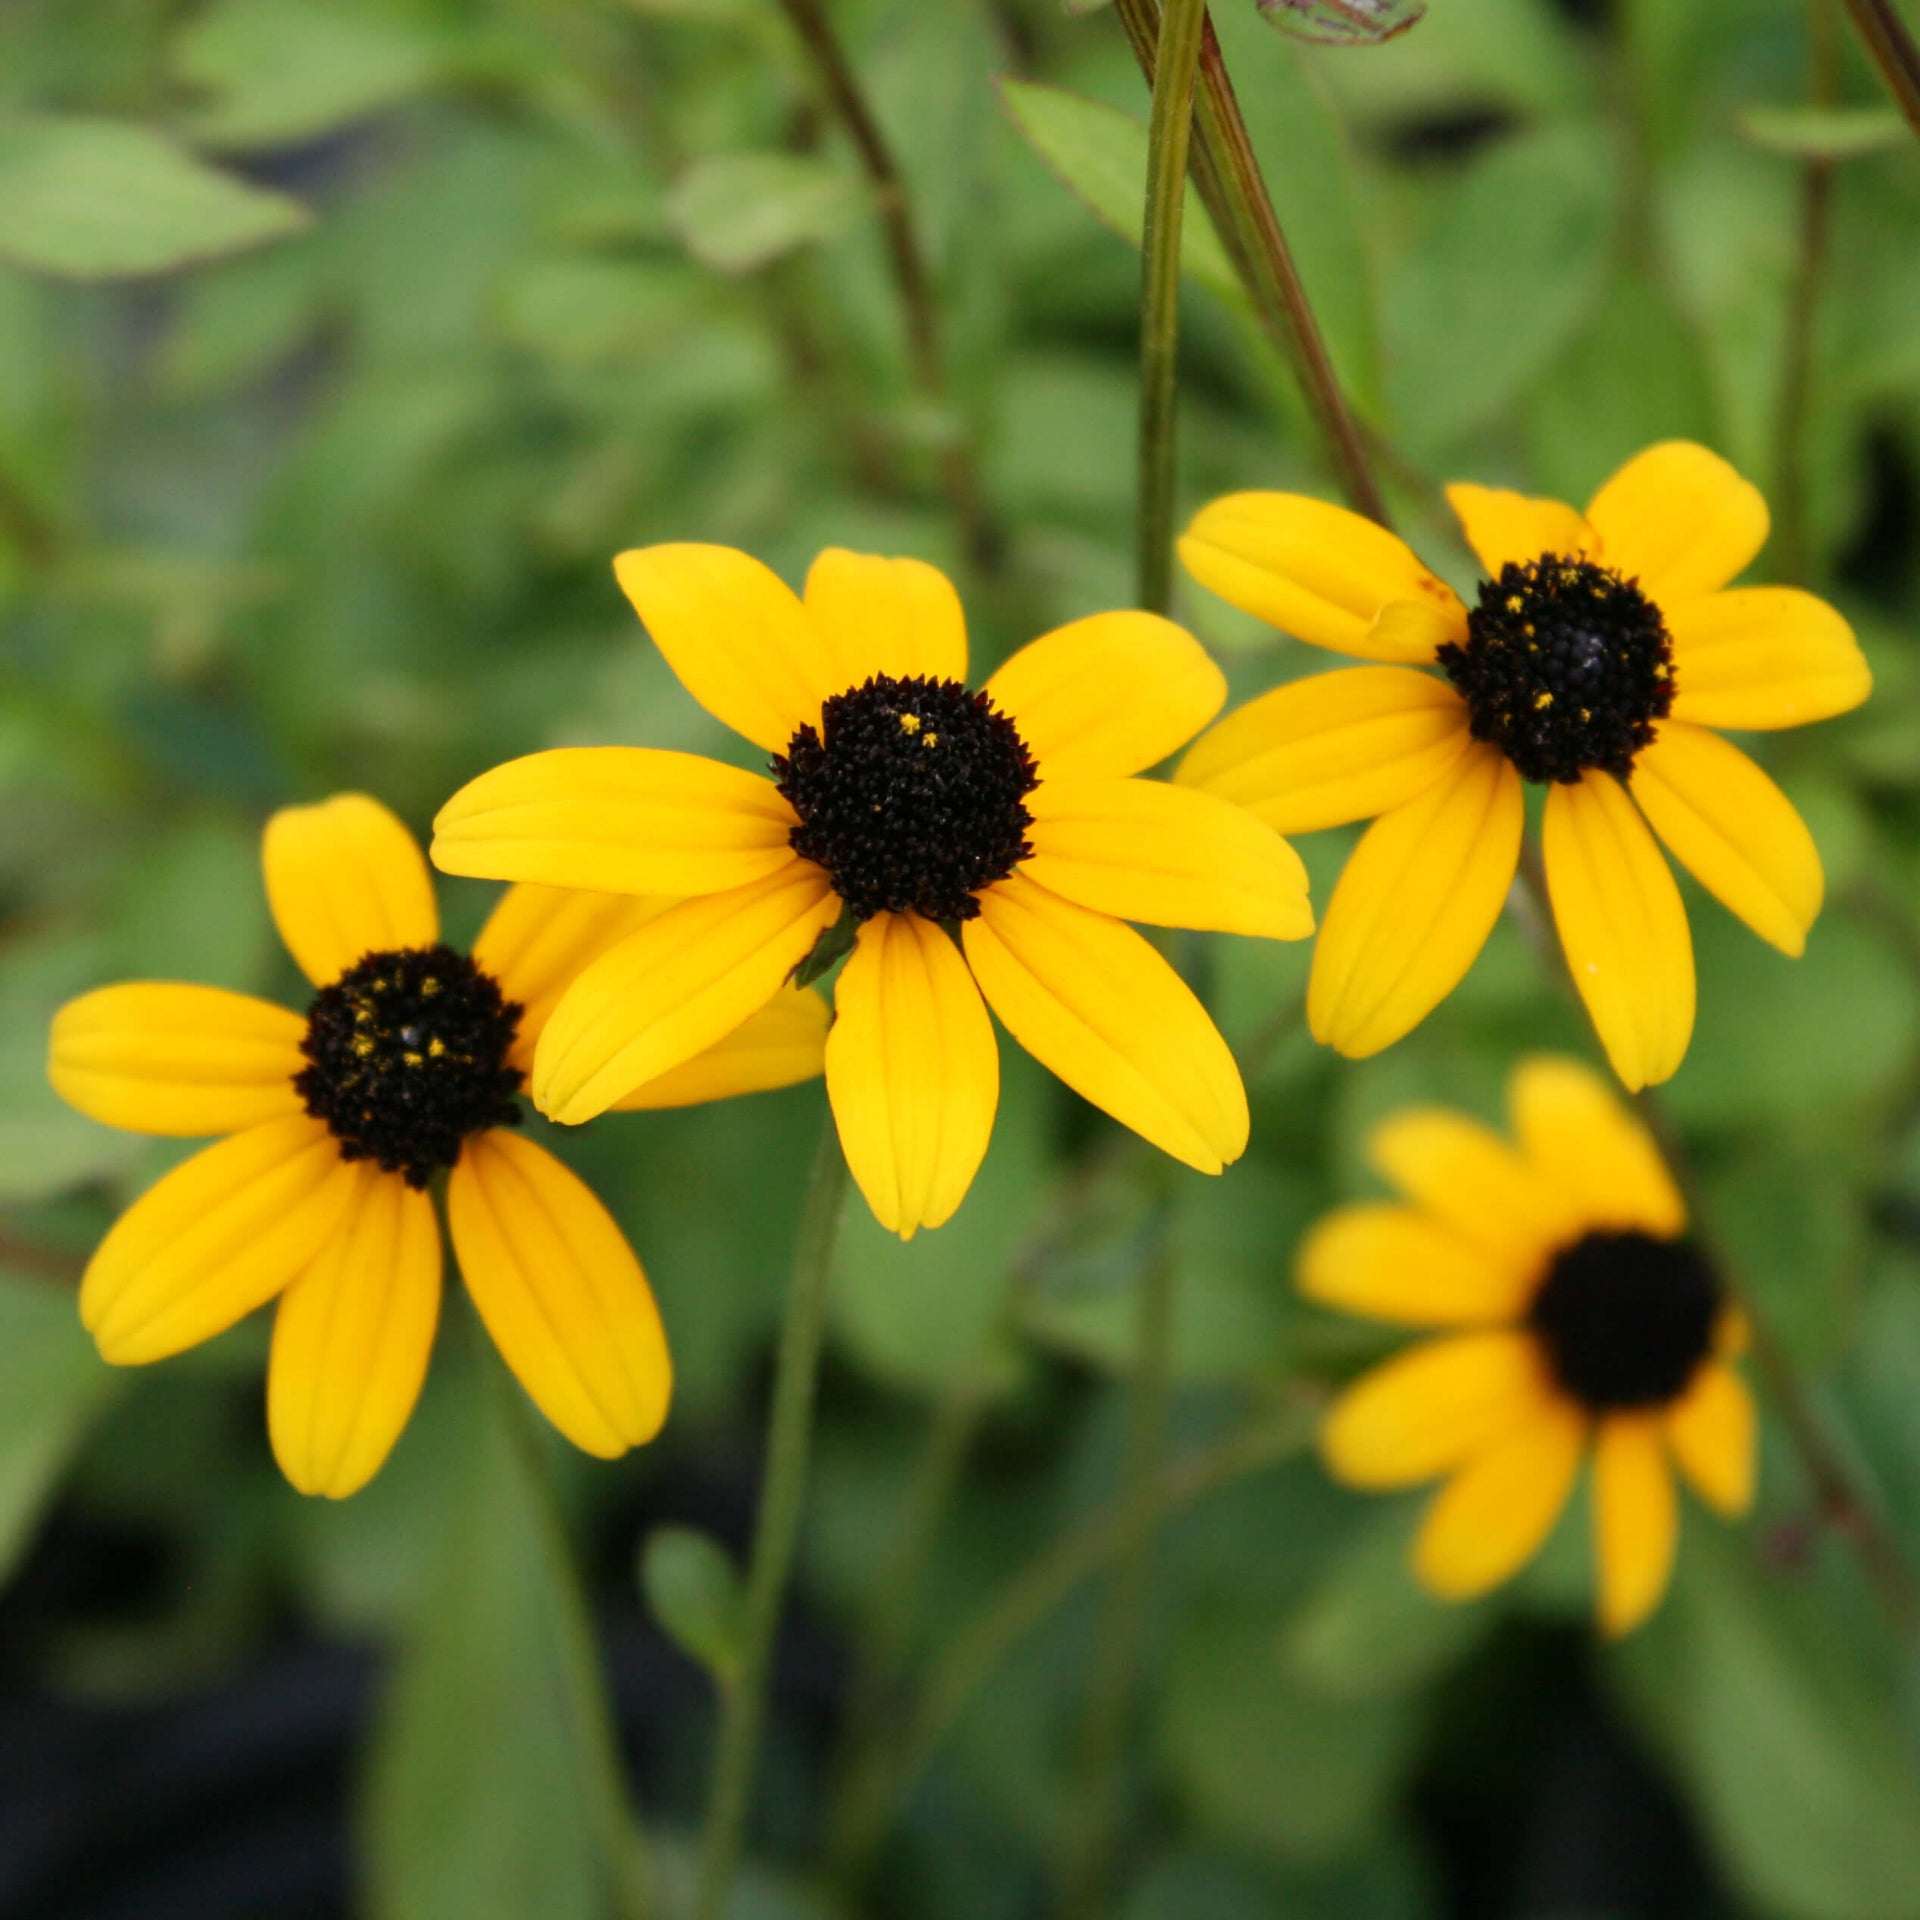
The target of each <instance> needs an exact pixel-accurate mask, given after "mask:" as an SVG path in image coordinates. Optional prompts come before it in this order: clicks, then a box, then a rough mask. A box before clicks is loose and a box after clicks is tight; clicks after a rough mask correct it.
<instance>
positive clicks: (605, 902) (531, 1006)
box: [473, 880, 674, 1073]
mask: <svg viewBox="0 0 1920 1920" xmlns="http://www.w3.org/2000/svg"><path fill="white" fill-rule="evenodd" d="M673 904H674V903H673V901H671V900H662V899H658V898H653V899H647V898H639V897H636V896H635V895H633V894H627V893H587V892H584V891H582V890H581V889H579V888H575V887H543V886H540V885H538V884H537V883H536V882H534V881H532V880H522V881H520V882H519V883H518V884H517V885H515V886H511V887H509V888H508V889H507V890H506V892H505V893H503V894H502V895H501V896H500V898H499V899H498V900H497V901H496V902H495V903H494V909H493V911H492V913H490V914H489V915H488V916H487V924H486V925H485V926H484V927H482V928H481V929H480V937H479V939H477V940H476V941H475V942H474V943H473V958H474V961H475V963H476V964H477V965H478V966H480V967H481V968H483V969H484V970H485V971H486V972H488V973H490V974H492V976H493V977H494V979H495V980H496V981H498V982H499V985H500V991H501V992H502V993H504V994H505V995H506V996H507V998H508V999H509V1000H514V1001H518V1002H519V1004H520V1007H521V1009H522V1011H521V1014H520V1025H519V1029H518V1031H517V1032H516V1033H515V1034H514V1038H513V1047H512V1049H511V1051H510V1052H509V1053H508V1055H507V1059H508V1062H509V1064H510V1065H512V1066H516V1067H518V1068H519V1069H520V1071H521V1072H522V1073H526V1072H529V1071H530V1070H531V1069H532V1066H533V1049H534V1045H535V1043H536V1042H537V1041H538V1040H539V1038H540V1035H541V1034H542V1032H544V1031H545V1029H546V1024H547V1022H548V1020H549V1019H551V1018H552V1016H553V1010H554V1008H555V1007H557V1006H558V1005H559V1004H560V996H561V995H562V994H563V993H565V992H566V990H567V989H568V988H569V987H570V986H572V985H573V983H574V981H575V979H576V978H578V976H579V975H580V974H582V973H584V972H585V971H586V970H587V968H588V967H589V966H591V965H592V964H593V962H594V961H596V960H597V959H599V957H600V956H601V955H602V954H603V953H605V952H606V951H607V949H608V948H609V947H613V946H617V945H618V944H619V943H620V942H621V941H622V940H624V939H625V938H626V937H627V935H628V934H630V933H635V932H637V931H638V930H639V929H640V928H641V927H644V926H645V925H646V924H647V922H648V921H649V920H657V919H659V917H660V916H661V915H662V914H663V913H665V912H666V910H667V909H668V908H669V907H670V906H672V905H673Z"/></svg>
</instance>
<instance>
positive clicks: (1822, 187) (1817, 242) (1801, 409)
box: [1774, 0, 1840, 586]
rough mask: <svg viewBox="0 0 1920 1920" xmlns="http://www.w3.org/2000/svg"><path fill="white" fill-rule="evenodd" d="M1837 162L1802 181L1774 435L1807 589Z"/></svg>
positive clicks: (1816, 84)
mask: <svg viewBox="0 0 1920 1920" xmlns="http://www.w3.org/2000/svg"><path fill="white" fill-rule="evenodd" d="M1828 6H1829V0H1808V6H1807V42H1808V45H1807V98H1808V101H1809V103H1810V104H1811V105H1813V106H1816V107H1827V106H1831V105H1832V104H1833V103H1834V101H1835V100H1836V99H1837V98H1838V97H1839V91H1840V49H1839V46H1838V44H1837V40H1838V35H1837V32H1836V23H1835V21H1834V18H1833V15H1832V13H1831V12H1830V11H1829V10H1828ZM1833 175H1834V162H1833V161H1832V160H1831V159H1828V158H1825V157H1823V156H1821V155H1819V154H1810V155H1809V156H1808V157H1807V159H1806V161H1805V162H1804V163H1803V165H1802V167H1801V175H1800V253H1799V259H1798V261H1797V263H1796V265H1795V269H1794V280H1793V292H1792V295H1791V297H1790V302H1789V305H1788V308H1787V339H1786V350H1785V354H1784V356H1783V360H1782V366H1781V375H1780V412H1779V418H1778V423H1777V426H1776V429H1775V461H1774V467H1775V472H1774V498H1775V499H1776V500H1777V501H1778V503H1779V512H1778V515H1777V520H1778V525H1779V530H1780V567H1781V572H1782V573H1783V574H1784V575H1785V577H1786V578H1787V579H1788V580H1791V581H1794V582H1797V583H1798V584H1799V585H1801V586H1805V585H1806V584H1807V576H1808V570H1809V567H1810V565H1811V560H1810V556H1809V553H1808V540H1807V418H1808V401H1809V398H1810V395H1811V390H1812V385H1813V342H1814V330H1815V326H1816V323H1817V321H1818V319H1819V310H1820V282H1821V278H1822V276H1823V275H1824V273H1825V271H1826V264H1827V251H1828V248H1827V242H1828V234H1829V228H1830V226H1831V224H1832V221H1831V214H1832V206H1833Z"/></svg>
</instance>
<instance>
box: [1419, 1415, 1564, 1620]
mask: <svg viewBox="0 0 1920 1920" xmlns="http://www.w3.org/2000/svg"><path fill="white" fill-rule="evenodd" d="M1586 1434H1587V1423H1586V1421H1585V1419H1584V1418H1583V1417H1582V1415H1581V1414H1580V1412H1579V1410H1578V1409H1577V1408H1575V1407H1573V1406H1570V1405H1568V1404H1567V1403H1566V1402H1565V1401H1562V1400H1549V1401H1547V1402H1546V1403H1545V1404H1544V1405H1543V1406H1542V1407H1541V1409H1540V1411H1539V1413H1538V1414H1537V1415H1536V1416H1535V1417H1534V1418H1532V1419H1530V1420H1528V1421H1527V1422H1526V1423H1525V1424H1524V1425H1522V1426H1519V1427H1516V1428H1515V1429H1513V1431H1511V1432H1509V1433H1507V1434H1505V1435H1504V1436H1503V1437H1502V1438H1500V1439H1499V1440H1496V1441H1495V1442H1494V1443H1493V1444H1492V1445H1491V1446H1489V1447H1487V1448H1485V1449H1484V1450H1483V1451H1481V1452H1480V1453H1478V1454H1476V1455H1475V1456H1474V1457H1473V1458H1472V1459H1471V1460H1469V1461H1468V1462H1467V1463H1466V1465H1465V1466H1463V1467H1462V1468H1461V1469H1460V1471H1459V1472H1458V1473H1456V1474H1455V1475H1454V1476H1453V1478H1452V1479H1450V1480H1449V1481H1448V1482H1447V1484H1446V1485H1445V1486H1444V1487H1442V1488H1441V1489H1440V1491H1439V1492H1438V1493H1436V1494H1435V1495H1434V1497H1433V1499H1432V1501H1431V1503H1430V1504H1429V1505H1428V1507H1427V1513H1426V1518H1425V1519H1424V1520H1423V1521H1422V1522H1421V1525H1420V1534H1419V1537H1418V1538H1417V1539H1416V1540H1415V1541H1414V1543H1413V1570H1414V1573H1415V1574H1416V1576H1417V1577H1418V1578H1419V1580H1420V1582H1421V1584H1422V1585H1423V1586H1425V1587H1426V1589H1427V1590H1428V1592H1430V1593H1435V1594H1438V1595H1439V1596H1440V1598H1441V1599H1443V1600H1472V1599H1475V1598H1477V1597H1478V1596H1479V1595H1481V1594H1483V1593H1487V1592H1489V1591H1491V1590H1492V1589H1493V1588H1494V1587H1497V1586H1498V1585H1499V1584H1500V1583H1501V1582H1502V1581H1503V1580H1509V1579H1511V1578H1512V1577H1513V1576H1514V1575H1515V1574H1516V1573H1518V1572H1519V1571H1520V1569H1521V1568H1522V1567H1524V1566H1525V1565H1526V1564H1527V1562H1528V1561H1529V1560H1531V1559H1532V1558H1533V1556H1534V1555H1535V1554H1536V1553H1538V1552H1539V1551H1540V1549H1541V1547H1542V1546H1544V1545H1545V1544H1546V1539H1547V1536H1548V1534H1550V1533H1551V1532H1552V1531H1553V1525H1554V1522H1555V1521H1556V1520H1558V1519H1559V1518H1560V1515H1561V1513H1562V1511H1563V1510H1564V1509H1565V1507H1566V1504H1567V1498H1568V1496H1569V1495H1570V1494H1571V1493H1572V1492H1573V1483H1574V1480H1575V1478H1576V1477H1577V1476H1578V1474H1579V1471H1580V1456H1581V1453H1582V1451H1583V1450H1584V1448H1585V1445H1586Z"/></svg>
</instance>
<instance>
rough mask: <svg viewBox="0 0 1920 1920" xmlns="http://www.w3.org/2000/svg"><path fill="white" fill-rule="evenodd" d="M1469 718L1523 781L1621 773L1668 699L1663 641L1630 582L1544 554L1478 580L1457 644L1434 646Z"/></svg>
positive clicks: (1652, 613) (1668, 652) (1662, 626)
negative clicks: (1594, 771)
mask: <svg viewBox="0 0 1920 1920" xmlns="http://www.w3.org/2000/svg"><path fill="white" fill-rule="evenodd" d="M1439 661H1440V665H1441V667H1442V668H1444V669H1445V671H1446V675H1447V678H1448V679H1449V680H1451V681H1452V682H1453V684H1454V686H1455V687H1456V688H1458V689H1459V692H1460V696H1461V698H1462V699H1463V700H1465V701H1466V703H1467V711H1468V714H1469V715H1470V716H1471V721H1472V728H1473V737H1474V738H1475V739H1476V740H1484V741H1486V742H1487V743H1488V744H1489V745H1491V746H1496V747H1498V748H1499V749H1500V751H1501V752H1502V753H1504V754H1505V755H1506V756H1507V758H1508V759H1509V760H1511V761H1512V762H1513V764H1514V765H1515V767H1517V768H1518V769H1519V771H1520V774H1521V777H1522V778H1523V779H1527V780H1537V781H1543V782H1544V781H1548V780H1561V781H1567V782H1572V781H1575V780H1578V779H1579V778H1580V776H1581V775H1582V774H1583V773H1585V772H1586V771H1587V769H1588V768H1589V767H1598V768H1600V769H1601V770H1602V771H1603V772H1606V773H1610V774H1613V775H1614V776H1615V777H1616V778H1617V779H1622V780H1624V779H1625V778H1626V777H1627V775H1628V774H1629V773H1631V772H1632V771H1633V758H1634V755H1635V754H1637V753H1638V752H1639V751H1640V750H1641V748H1642V747H1644V746H1645V745H1646V744H1647V743H1648V742H1649V741H1650V740H1651V739H1652V738H1653V728H1654V722H1655V721H1657V720H1664V719H1665V718H1666V717H1667V713H1668V710H1669V709H1670V708H1671V707H1672V705H1673V643H1672V642H1671V640H1670V639H1669V638H1668V636H1667V628H1666V623H1665V621H1663V620H1662V619H1661V617H1660V609H1659V608H1658V607H1656V606H1655V605H1654V604H1653V602H1652V601H1651V600H1649V599H1648V598H1647V596H1646V595H1645V594H1644V593H1642V592H1641V591H1640V589H1639V587H1638V585H1637V584H1635V582H1633V581H1631V580H1623V579H1621V577H1620V576H1619V575H1618V574H1617V573H1614V572H1612V571H1610V570H1609V569H1608V568H1606V567H1597V566H1595V565H1594V564H1593V562H1592V561H1590V560H1568V559H1563V558H1562V557H1561V556H1560V555H1558V554H1553V553H1549V554H1543V555H1542V556H1541V557H1540V558H1539V559H1538V560H1529V561H1528V562H1527V563H1526V565H1525V566H1518V565H1515V564H1514V563H1513V562H1511V561H1510V562H1509V563H1508V564H1507V565H1506V566H1504V567H1502V568H1501V569H1500V577H1499V579H1497V580H1483V581H1481V583H1480V603H1479V605H1478V606H1476V607H1474V608H1472V609H1471V610H1470V611H1469V612H1468V614H1467V640H1466V644H1465V645H1464V646H1461V645H1458V644H1456V643H1454V642H1449V643H1448V644H1447V645H1446V646H1444V647H1442V648H1441V649H1440V651H1439Z"/></svg>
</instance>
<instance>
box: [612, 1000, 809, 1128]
mask: <svg viewBox="0 0 1920 1920" xmlns="http://www.w3.org/2000/svg"><path fill="white" fill-rule="evenodd" d="M826 1045H827V1003H826V1002H825V1001H824V1000H823V999H821V997H820V996H819V995H818V994H817V993H815V992H814V990H813V989H812V988H811V987H796V986H791V985H789V986H784V987H782V988H781V989H780V991H779V992H778V993H776V994H775V995H774V996H773V998H772V999H771V1000H769V1001H768V1002H767V1004H766V1005H765V1006H764V1007H762V1008H761V1009H760V1011H759V1012H758V1013H753V1014H749V1015H748V1016H747V1018H746V1019H745V1020H744V1021H742V1022H741V1024H740V1025H739V1026H737V1027H735V1028H734V1030H733V1031H732V1032H731V1033H730V1034H728V1035H727V1036H726V1037H725V1038H724V1039H721V1040H716V1041H715V1042H714V1044H713V1045H712V1046H710V1047H709V1048H707V1050H706V1051H705V1052H704V1053H696V1054H695V1055H694V1056H693V1058H692V1059H691V1060H685V1061H682V1062H681V1064H680V1065H679V1066H677V1067H669V1068H668V1069H667V1071H666V1072H665V1073H663V1074H661V1075H659V1076H658V1077H657V1078H656V1079H652V1080H643V1081H642V1082H641V1083H640V1085H639V1086H637V1087H635V1088H634V1090H633V1091H632V1092H631V1093H628V1094H623V1095H622V1096H621V1097H620V1098H619V1099H618V1100H616V1101H615V1102H614V1103H613V1107H612V1109H611V1111H613V1112H615V1113H635V1112H641V1111H652V1110H654V1109H656V1108H660V1107H694V1106H700V1105H702V1104H704V1103H705V1102H706V1101H709V1100H731V1099H732V1098H733V1097H734V1096H735V1095H736V1094H741V1093H770V1092H772V1091H773V1089H774V1088H775V1087H792V1086H797V1085H799V1083H800V1082H801V1081H802V1080H811V1079H812V1078H813V1077H814V1075H815V1074H817V1073H818V1072H819V1071H820V1070H821V1067H822V1066H823V1064H824V1062H825V1056H826Z"/></svg>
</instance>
